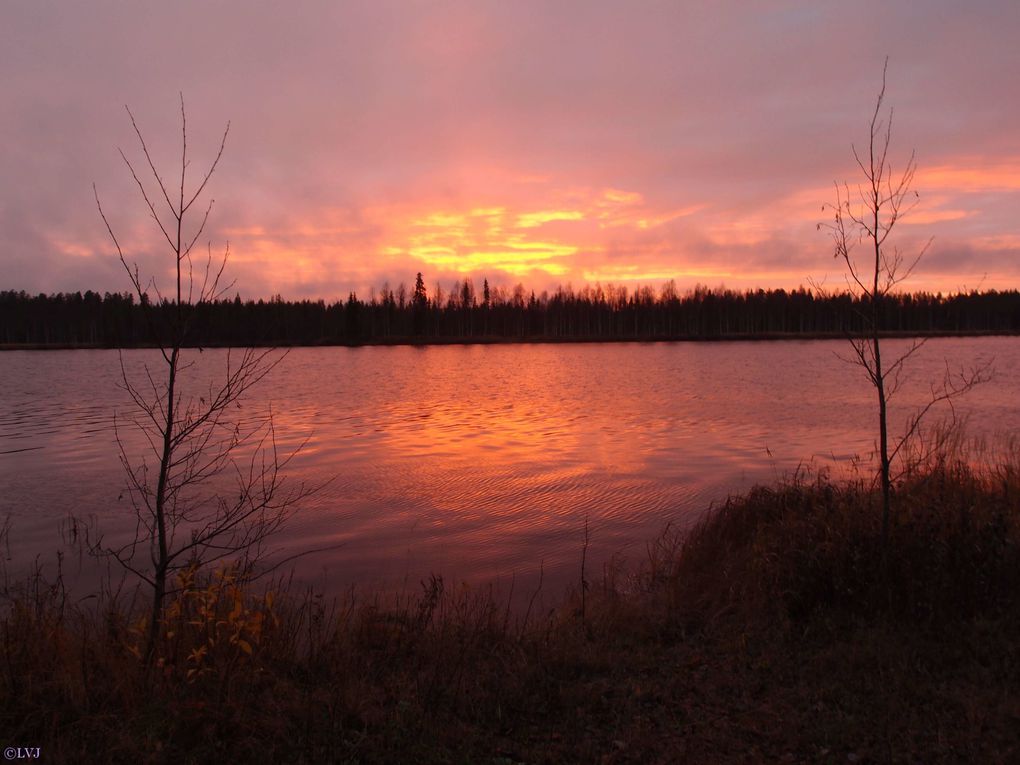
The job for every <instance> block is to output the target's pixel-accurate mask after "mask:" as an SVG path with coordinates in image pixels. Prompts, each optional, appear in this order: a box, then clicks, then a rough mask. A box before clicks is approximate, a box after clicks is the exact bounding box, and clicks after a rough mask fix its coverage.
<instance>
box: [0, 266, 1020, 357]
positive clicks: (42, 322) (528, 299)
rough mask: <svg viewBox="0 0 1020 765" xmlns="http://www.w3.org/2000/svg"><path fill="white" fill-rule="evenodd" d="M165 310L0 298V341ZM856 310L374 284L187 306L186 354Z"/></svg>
mask: <svg viewBox="0 0 1020 765" xmlns="http://www.w3.org/2000/svg"><path fill="white" fill-rule="evenodd" d="M170 307H171V304H170V303H167V302H163V303H154V302H150V301H149V300H148V299H143V300H141V301H139V300H137V299H136V297H135V296H134V295H132V294H130V293H109V292H108V293H104V294H102V295H101V294H99V293H97V292H92V291H88V292H85V293H84V294H82V293H81V292H76V293H73V294H71V293H59V294H55V295H43V294H40V295H29V294H26V293H25V292H16V291H12V290H8V291H3V292H0V343H2V344H4V345H7V346H18V345H42V346H47V345H54V346H101V347H130V346H144V345H153V344H156V343H158V342H160V340H161V339H165V334H164V331H163V328H164V327H166V326H168V325H169V321H168V319H169V317H170ZM863 309H864V306H862V304H861V303H860V301H858V300H856V299H854V298H853V297H851V296H850V295H847V294H836V295H820V294H815V293H814V292H812V291H810V290H806V289H803V288H798V289H795V290H792V291H788V290H783V289H778V290H749V291H746V292H735V291H731V290H710V289H707V288H704V287H696V288H695V289H693V290H691V291H689V292H687V293H685V294H680V293H679V292H678V291H677V290H676V288H675V287H674V286H673V285H672V284H671V283H667V284H666V285H664V286H663V287H661V288H660V289H658V290H654V289H652V288H650V287H640V288H638V289H635V290H628V289H627V287H616V286H612V285H609V286H606V287H602V286H598V285H596V286H585V287H583V288H581V289H580V290H573V289H572V288H570V287H569V286H568V287H560V288H558V289H556V290H555V291H553V292H545V291H544V292H541V293H539V294H536V293H535V292H534V291H526V290H525V289H524V287H523V286H521V285H517V286H516V287H514V288H512V289H506V288H503V287H494V288H490V287H489V284H488V281H485V282H484V283H483V286H482V289H481V291H480V292H478V291H476V290H475V287H474V285H473V284H472V282H471V281H470V280H465V281H463V282H458V283H457V284H456V285H454V288H453V289H450V290H449V291H446V290H443V289H442V288H441V287H436V288H434V289H433V290H432V291H431V292H429V291H428V290H427V289H426V287H425V283H424V280H423V279H422V278H421V275H420V274H419V275H418V279H417V280H416V285H415V287H414V288H413V289H410V290H409V289H407V288H406V287H405V286H404V285H400V286H399V287H398V288H397V289H390V288H389V286H385V285H384V287H383V288H382V289H381V290H380V291H379V292H377V293H376V292H375V291H373V293H372V294H371V295H370V296H369V297H368V299H361V298H359V297H358V296H356V295H355V294H354V293H351V294H350V296H349V297H348V298H347V299H346V300H341V301H336V302H329V303H327V302H325V301H323V300H316V301H312V300H302V301H285V300H283V299H282V298H280V297H279V296H277V297H275V298H272V299H270V300H247V301H243V300H241V298H240V297H235V298H234V299H233V300H222V301H217V302H215V303H206V304H201V305H196V306H192V307H189V308H188V310H189V311H190V312H192V314H191V318H192V319H193V321H191V322H189V323H190V326H191V330H190V333H189V335H188V337H187V338H186V341H185V344H187V345H193V346H195V345H197V346H203V345H207V346H219V345H325V344H341V345H357V344H363V343H364V344H369V343H399V342H413V343H430V342H463V341H502V340H545V341H572V340H632V339H635V340H666V339H711V338H727V337H730V338H743V337H747V338H754V337H774V336H784V335H806V336H825V335H834V336H840V335H845V334H847V333H855V332H857V331H859V330H860V329H861V318H860V316H861V313H862V312H863ZM882 313H883V323H882V330H883V331H885V332H889V333H902V334H928V333H933V334H937V333H986V332H987V333H1014V332H1020V292H1018V291H1017V290H1009V291H1003V292H998V291H994V290H991V291H987V292H970V293H961V294H953V295H942V294H934V295H933V294H930V293H915V294H902V295H894V296H889V297H887V298H885V299H884V300H883V312H882Z"/></svg>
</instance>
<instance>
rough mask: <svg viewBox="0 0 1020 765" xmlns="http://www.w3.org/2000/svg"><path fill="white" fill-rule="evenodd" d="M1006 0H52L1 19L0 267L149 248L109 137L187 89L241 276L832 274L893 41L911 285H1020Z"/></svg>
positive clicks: (299, 279) (1014, 97) (282, 288)
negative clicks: (839, 229)
mask: <svg viewBox="0 0 1020 765" xmlns="http://www.w3.org/2000/svg"><path fill="white" fill-rule="evenodd" d="M1018 36H1020V4H1018V3H1017V2H1016V0H1006V1H1004V2H981V1H975V2H969V3H963V2H942V1H937V2H936V1H932V2H910V3H907V2H888V1H886V2H854V3H845V2H841V3H836V2H813V3H801V2H797V3H793V2H790V3H784V2H741V3H735V2H734V3H705V2H696V3H695V2H679V1H675V2H638V1H634V2H603V1H602V0H583V1H576V2H575V1H573V0H557V1H556V2H552V1H547V2H536V1H533V0H514V1H513V2H509V1H506V2H485V1H483V0H477V1H474V2H467V1H465V2H410V1H408V2H386V1H384V0H371V1H365V2H343V1H342V0H334V1H332V2H325V1H322V2H313V1H311V0H309V1H307V2H295V3H271V2H243V3H242V2H175V3H155V2H132V3H124V2H88V3H84V2H82V3H79V2H46V1H44V0H12V1H11V2H6V3H4V6H3V15H2V23H0V69H2V72H3V76H2V77H0V100H2V104H3V107H2V110H0V130H2V140H0V178H2V185H0V289H24V290H28V291H30V292H40V291H42V292H57V291H75V290H85V289H94V290H99V291H107V290H109V291H123V290H126V289H128V288H129V286H130V285H129V283H128V281H127V279H126V277H125V275H124V273H123V271H122V270H121V268H120V266H119V264H118V262H117V260H116V256H115V252H114V250H113V249H112V247H111V246H110V242H109V240H108V238H107V235H106V231H105V228H104V227H103V224H102V221H101V219H100V218H99V215H98V213H97V211H96V206H95V202H94V199H93V192H92V183H93V182H95V184H96V186H97V188H98V190H99V194H100V196H101V198H102V200H103V204H104V208H105V209H106V210H107V213H108V216H109V218H110V222H111V224H112V225H113V226H114V228H115V230H116V231H117V232H118V235H119V236H120V238H121V242H122V244H124V245H125V248H126V249H127V250H128V251H129V253H130V254H131V255H132V256H133V257H135V258H137V260H138V262H139V264H140V267H141V269H142V271H143V272H150V273H154V274H156V275H157V278H158V279H160V280H166V278H167V273H168V269H169V268H170V266H171V262H170V261H169V259H168V258H167V257H166V255H165V252H164V250H161V249H160V248H159V240H158V239H156V238H155V236H154V235H153V234H154V231H155V229H154V227H153V223H152V221H151V219H149V218H148V217H147V216H148V212H147V210H146V208H145V207H144V204H143V203H142V201H141V199H140V198H139V197H138V194H137V190H136V188H135V187H134V185H133V182H132V180H131V176H130V174H129V173H128V171H127V169H126V168H125V167H124V165H123V163H122V161H121V159H120V157H119V155H118V147H120V148H122V149H123V150H124V151H125V153H126V154H127V155H128V156H129V157H131V158H132V159H137V160H139V161H143V160H141V158H140V155H139V153H138V147H137V142H136V140H135V139H134V135H133V133H132V131H131V124H130V121H129V119H128V116H127V114H126V112H125V110H124V106H125V105H128V106H130V108H131V110H132V112H133V113H134V114H135V116H136V118H137V119H138V122H139V126H140V127H141V129H142V130H143V132H144V134H145V136H146V138H147V140H148V141H149V143H150V146H151V147H152V149H153V152H154V155H155V158H156V160H157V163H158V164H159V166H160V167H162V168H165V170H164V172H165V173H166V175H167V176H171V175H172V174H173V172H174V169H173V168H174V163H175V162H177V161H178V158H179V142H180V126H179V113H178V110H179V106H178V92H183V94H184V99H185V102H186V105H187V112H188V120H189V122H188V125H189V147H190V149H191V150H192V154H193V156H192V160H193V164H192V167H193V169H194V171H195V172H196V174H197V172H198V171H199V169H200V168H201V167H203V166H204V164H205V163H207V162H208V161H209V160H210V159H211V158H212V157H213V156H214V154H215V151H216V149H217V147H218V145H219V138H220V134H221V133H222V131H223V128H224V126H225V125H226V123H227V121H228V120H229V121H230V123H231V127H230V134H229V137H228V139H227V146H226V151H225V154H224V157H223V160H222V163H221V165H220V168H219V170H218V171H217V173H216V175H215V176H214V178H213V181H212V182H211V184H210V187H209V191H210V194H211V196H213V197H215V199H216V205H215V207H214V210H213V213H212V218H211V221H210V225H209V227H208V228H207V235H206V236H205V237H204V239H208V241H209V242H211V245H212V247H213V248H214V250H218V249H219V248H222V246H223V245H224V244H225V243H226V242H227V241H229V243H230V250H231V262H230V266H229V274H230V277H231V278H232V279H234V280H235V281H236V290H237V291H238V292H240V293H241V294H242V295H243V296H248V297H259V296H269V295H272V294H276V293H280V294H282V295H283V296H284V297H287V298H303V297H312V298H319V297H322V298H325V299H327V300H331V299H335V298H337V297H342V296H346V294H347V293H348V292H349V291H351V290H357V291H358V293H359V295H363V296H364V295H366V294H367V292H368V290H369V288H370V287H373V286H374V287H376V288H378V287H380V286H382V285H383V284H384V283H387V282H388V283H389V285H390V286H392V287H396V285H397V284H399V283H401V282H403V283H405V284H407V285H413V283H414V275H415V273H416V272H418V271H421V272H423V273H424V274H425V278H426V283H427V284H428V285H429V287H430V289H432V286H433V285H434V284H436V283H437V282H441V283H442V285H443V287H444V289H447V288H448V287H449V285H450V284H451V283H452V282H453V280H455V279H460V278H464V277H470V278H472V279H473V280H474V281H475V283H476V284H480V283H481V280H482V279H483V278H488V280H489V281H490V283H492V284H501V285H508V286H510V285H513V284H515V283H517V282H523V283H524V284H525V285H527V286H529V287H534V288H536V289H544V288H549V287H554V286H555V285H557V284H564V285H566V284H567V283H571V284H573V285H574V286H575V287H576V286H579V285H581V284H583V283H586V282H595V281H600V282H602V283H603V284H605V283H606V282H613V283H616V284H627V285H635V286H636V285H638V284H652V285H658V284H661V283H662V282H663V281H665V280H668V279H674V280H675V281H676V283H677V285H678V287H680V288H682V289H686V288H689V287H692V286H693V285H695V284H698V283H700V284H705V285H708V286H712V287H715V286H719V285H726V286H727V287H732V288H737V289H743V288H747V287H787V288H789V287H796V286H798V285H807V284H808V281H809V280H811V279H813V280H815V281H816V282H824V284H825V285H826V286H827V287H840V286H842V285H843V280H842V279H843V277H842V275H841V274H842V271H841V270H840V269H839V268H838V267H837V266H838V264H837V263H836V262H835V261H834V260H833V258H832V248H831V245H830V242H829V240H828V239H827V237H826V235H825V233H824V232H819V231H818V230H817V228H816V227H817V224H818V223H819V222H822V221H825V220H827V219H828V217H829V216H828V214H827V213H825V212H823V210H822V206H823V205H824V204H825V203H827V202H831V201H833V200H834V191H833V182H834V181H836V180H840V181H842V180H847V181H850V182H851V183H853V182H855V181H856V180H857V178H858V175H857V173H858V171H857V168H856V166H855V164H854V161H853V156H852V154H851V145H852V144H854V143H856V144H857V145H858V146H860V145H861V144H862V142H865V141H866V140H867V123H868V119H869V118H870V113H871V110H872V108H873V106H874V102H875V96H876V94H877V91H878V88H879V86H880V84H881V73H882V64H883V61H884V59H885V57H886V56H887V55H888V56H889V75H888V92H887V98H888V103H889V104H890V105H892V106H893V107H894V108H895V119H894V123H893V124H894V128H893V146H892V154H893V160H894V167H899V168H902V166H903V164H904V163H905V161H906V159H907V157H908V156H909V154H910V151H911V150H912V149H913V150H916V152H917V162H918V167H919V169H918V173H917V176H916V179H915V184H914V186H915V188H916V190H917V191H918V192H919V194H920V197H919V204H918V206H917V207H916V208H915V209H914V210H913V211H912V214H911V215H910V216H908V217H907V218H905V219H904V220H903V221H902V226H901V227H900V228H899V244H900V246H901V247H902V248H903V250H904V251H906V252H910V251H911V249H912V248H913V247H917V246H919V245H920V244H923V242H924V241H926V240H927V239H928V238H929V237H934V243H933V245H932V248H931V250H930V251H929V253H928V255H927V256H926V258H925V259H924V261H923V262H922V264H921V265H920V267H919V269H918V271H917V272H916V274H915V276H914V277H913V279H912V280H911V281H910V282H908V283H907V284H906V288H908V289H931V290H943V291H953V290H958V289H970V288H975V287H980V288H1015V287H1018V286H1020V44H1018V43H1017V40H1018Z"/></svg>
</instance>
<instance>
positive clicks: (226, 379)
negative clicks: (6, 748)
mask: <svg viewBox="0 0 1020 765" xmlns="http://www.w3.org/2000/svg"><path fill="white" fill-rule="evenodd" d="M127 112H128V116H129V118H130V120H131V126H132V128H133V129H134V132H135V135H136V136H137V138H138V143H139V147H140V152H141V155H142V157H144V161H145V164H146V165H147V166H148V171H149V172H148V173H143V174H144V175H148V174H151V178H150V179H149V181H148V184H147V183H146V182H145V181H143V179H142V177H140V174H139V172H137V170H136V164H135V163H133V162H132V161H131V160H130V159H129V158H128V156H127V155H126V154H125V153H124V152H123V151H121V152H120V155H121V157H122V159H123V160H124V163H125V165H126V166H127V168H128V170H129V171H130V173H131V177H132V178H133V179H134V181H135V184H136V185H137V187H138V190H139V192H140V194H141V197H142V199H143V200H144V202H145V205H146V208H147V209H148V211H149V213H150V215H151V217H152V220H153V221H155V224H156V226H157V227H158V230H159V232H160V234H161V235H162V238H163V239H164V240H165V242H166V245H167V247H168V256H169V257H171V258H172V259H173V262H174V275H175V284H174V286H173V288H172V290H171V292H170V294H169V296H168V295H166V294H165V293H164V291H163V290H162V289H161V287H160V285H159V284H158V282H157V279H156V278H155V276H153V277H151V278H148V279H145V278H143V277H142V276H141V275H140V273H139V269H138V266H137V264H135V263H133V262H131V261H129V259H128V258H127V256H125V254H124V250H123V248H122V247H121V244H120V242H119V241H118V239H117V236H116V234H115V233H114V230H113V227H112V226H111V224H110V221H109V219H108V218H107V215H106V213H105V211H104V210H103V206H102V204H101V202H100V199H99V193H98V191H97V190H96V189H95V185H93V192H94V194H95V198H96V205H97V206H98V208H99V214H100V216H101V217H102V219H103V223H104V224H105V225H106V230H107V232H108V233H109V236H110V239H111V240H112V242H113V244H114V246H115V247H116V250H117V255H118V257H119V258H120V262H121V264H122V265H123V267H124V269H125V271H126V272H127V274H128V277H129V279H130V280H131V284H132V287H133V288H134V291H135V293H136V294H137V295H138V297H139V299H140V300H141V302H142V304H143V305H149V303H150V297H149V293H150V291H151V293H152V294H153V295H154V296H155V299H156V300H157V301H159V303H160V304H162V305H164V306H165V305H167V304H170V306H171V307H172V309H173V310H171V311H170V312H169V315H170V317H171V318H170V320H169V321H167V322H160V324H159V326H155V323H156V322H155V320H153V319H151V313H153V312H150V321H153V324H154V326H152V327H151V329H152V332H153V333H154V335H155V336H156V337H157V338H158V339H159V345H160V347H159V350H160V354H161V356H162V364H160V365H159V366H158V368H157V369H150V368H149V366H148V365H146V366H145V377H144V382H138V381H137V379H132V376H131V375H129V373H128V370H127V368H126V367H125V364H124V359H123V355H122V356H121V359H120V365H121V378H120V380H121V385H122V386H123V388H124V389H125V390H126V391H127V394H128V395H129V396H130V399H131V401H132V402H133V412H132V414H131V415H129V416H128V417H127V418H126V424H127V426H128V427H133V428H136V429H137V430H138V431H140V433H141V435H142V436H143V437H144V443H145V448H143V449H142V450H141V453H140V454H134V453H131V452H130V451H129V448H128V446H127V440H126V439H125V438H123V437H122V436H123V435H124V432H123V428H124V427H125V422H124V421H123V420H121V419H116V420H115V427H116V432H117V443H118V445H119V449H120V461H121V463H122V464H123V466H124V469H125V472H126V474H127V483H128V494H129V496H130V499H131V506H132V508H133V511H134V515H135V532H134V535H133V539H131V540H130V541H129V542H128V543H127V544H121V545H113V546H111V545H107V544H105V543H104V542H103V539H102V537H101V536H100V537H99V538H98V539H97V540H96V541H95V543H94V544H92V545H91V547H92V550H93V551H94V552H96V553H99V554H103V555H107V556H110V557H112V558H113V559H114V560H116V561H117V562H118V563H119V564H120V565H121V566H123V567H124V569H126V570H127V571H129V572H131V573H133V574H135V575H136V576H138V577H139V578H140V579H141V580H142V581H144V582H145V583H146V584H147V585H149V586H150V587H151V588H152V609H151V618H150V622H149V630H148V638H147V643H146V646H147V647H146V656H147V658H148V659H149V660H151V658H152V656H153V652H154V649H155V646H156V644H157V641H158V640H159V638H160V632H161V622H162V618H161V617H162V613H163V607H164V603H165V601H166V598H167V596H168V595H171V594H172V593H173V591H174V590H173V587H174V586H175V585H174V582H175V581H176V578H175V577H174V574H175V573H176V572H178V571H180V570H182V569H185V568H189V567H193V566H201V565H206V564H209V563H212V562H215V561H223V560H230V561H232V562H233V564H234V565H236V566H238V568H239V570H240V571H242V572H248V573H250V572H251V571H253V570H254V567H255V565H256V564H257V563H258V562H259V561H260V560H261V559H263V558H264V557H265V556H266V555H267V554H268V552H269V550H268V547H267V545H268V543H269V539H270V537H271V536H272V535H273V534H274V532H276V531H277V530H278V529H279V528H280V527H281V525H282V524H283V523H284V522H285V521H286V520H287V519H288V518H289V517H290V516H291V515H292V514H293V512H294V510H295V509H296V506H297V502H298V500H300V499H301V498H302V497H304V496H305V495H306V494H307V493H308V492H307V490H306V489H305V488H304V487H303V486H296V487H291V486H289V485H285V480H284V476H283V474H282V470H283V468H284V467H285V466H286V464H287V462H288V461H289V460H290V459H291V458H292V457H293V456H294V454H293V453H291V454H290V455H289V456H284V455H281V454H280V453H279V452H278V451H277V446H276V438H275V431H274V427H273V417H272V412H271V411H269V412H267V413H266V414H264V415H261V416H256V417H254V418H248V419H245V420H242V419H237V418H235V417H234V416H233V415H234V414H235V413H236V409H237V408H238V407H239V406H240V400H241V399H242V397H243V396H244V394H245V393H246V392H247V391H248V390H249V389H250V388H251V387H252V386H253V385H255V384H256V383H258V382H260V381H261V380H262V379H263V378H265V377H266V375H267V374H269V372H270V371H272V369H273V368H274V367H275V366H276V365H277V364H279V363H280V361H281V360H282V359H283V355H284V354H282V353H278V352H276V351H274V350H272V349H269V350H267V349H256V348H248V349H245V350H242V351H240V352H238V351H228V352H227V359H226V364H225V369H224V370H223V373H222V376H220V377H219V378H218V379H217V381H216V382H212V383H209V385H208V387H207V388H203V389H202V393H201V395H192V394H190V393H187V392H185V388H186V386H185V385H183V383H184V376H185V373H186V372H187V371H188V370H189V369H190V368H191V367H192V365H193V363H194V362H193V361H186V360H185V356H184V355H183V351H184V349H185V347H186V345H187V343H188V336H189V331H190V330H191V328H192V325H193V322H194V321H195V320H196V317H197V316H198V315H199V313H200V311H199V310H198V309H200V308H201V306H202V304H204V303H209V302H213V301H216V300H218V299H220V298H221V297H222V296H223V295H224V294H225V293H226V292H227V290H229V289H230V288H231V287H232V284H231V283H225V282H224V280H223V273H224V269H225V267H226V264H227V260H228V256H229V245H228V246H227V247H225V249H224V251H223V252H222V253H221V254H219V255H216V256H214V254H213V252H212V247H211V245H208V246H207V247H206V248H205V249H206V251H205V253H204V257H203V258H202V261H204V262H201V261H200V263H199V264H198V267H197V268H196V264H195V262H194V259H193V256H192V253H193V251H194V248H195V245H196V243H197V242H198V241H199V238H200V237H201V236H202V233H203V231H204V230H205V226H206V223H207V221H208V219H209V214H210V212H211V211H212V206H213V200H212V199H210V200H209V201H208V203H207V204H205V205H204V210H202V208H201V207H200V208H198V211H201V212H200V214H196V212H198V211H196V210H193V208H194V206H195V204H196V203H198V202H199V200H200V198H201V197H202V194H203V192H204V191H205V190H206V186H207V184H208V183H209V179H210V178H211V177H212V175H213V173H214V172H215V171H216V168H217V166H218V164H219V162H220V159H221V158H222V156H223V150H224V147H225V146H226V139H227V134H228V132H229V130H230V124H229V123H228V124H227V126H226V129H225V130H224V131H223V138H222V140H221V141H220V146H219V150H218V151H217V153H216V156H215V159H214V160H213V161H212V163H211V164H210V165H209V167H208V169H207V170H206V171H205V173H204V174H202V175H201V176H200V177H199V179H198V182H197V184H194V186H193V188H190V189H189V188H188V169H189V164H190V160H189V157H188V130H187V116H186V112H185V108H184V98H183V96H182V97H181V111H180V113H181V142H182V144H181V163H180V171H179V172H180V178H179V183H177V182H176V181H177V179H176V178H175V183H174V184H173V186H172V187H171V186H170V185H168V183H167V182H165V181H164V180H163V177H162V176H161V175H160V173H159V171H158V170H157V168H156V166H155V164H154V162H153V159H152V155H151V153H150V151H149V147H148V146H147V144H146V142H145V138H144V137H143V134H142V131H141V130H140V129H139V127H138V124H137V122H136V121H135V118H134V115H133V114H132V113H131V110H130V109H128V110H127ZM175 175H176V173H175ZM161 213H162V214H161ZM196 222H197V225H196ZM196 271H198V273H197V274H196ZM228 486H229V487H230V489H229V490H228V489H227V487H228Z"/></svg>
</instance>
